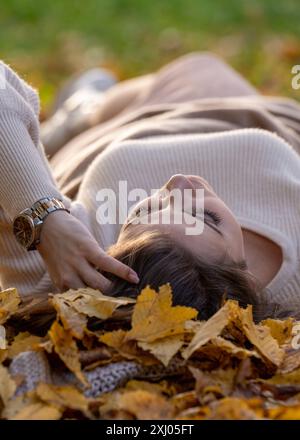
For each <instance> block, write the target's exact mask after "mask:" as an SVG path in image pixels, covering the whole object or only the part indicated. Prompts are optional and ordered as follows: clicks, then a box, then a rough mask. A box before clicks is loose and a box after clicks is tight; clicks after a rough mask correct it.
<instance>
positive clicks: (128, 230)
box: [118, 174, 245, 263]
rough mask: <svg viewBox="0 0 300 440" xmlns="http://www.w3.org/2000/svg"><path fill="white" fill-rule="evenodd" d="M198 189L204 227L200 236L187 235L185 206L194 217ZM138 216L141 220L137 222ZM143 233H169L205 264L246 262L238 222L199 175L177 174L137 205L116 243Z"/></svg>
mask: <svg viewBox="0 0 300 440" xmlns="http://www.w3.org/2000/svg"><path fill="white" fill-rule="evenodd" d="M197 189H198V190H200V189H202V190H203V191H202V192H201V194H203V195H204V213H203V210H202V211H201V212H202V217H201V218H202V219H203V221H204V227H203V228H202V232H201V233H198V234H197V235H188V234H187V233H186V231H187V227H189V226H190V223H187V222H186V221H185V219H186V218H188V217H186V214H187V213H186V206H190V207H191V209H190V212H189V213H188V215H190V216H192V217H195V216H196V215H197V212H198V211H197V208H196V207H197V202H199V200H197V197H199V191H196V190H197ZM174 190H175V192H176V191H177V192H178V191H179V192H180V193H181V194H182V203H181V207H180V208H179V209H181V210H182V214H183V215H182V219H183V221H182V222H181V223H180V224H178V222H176V221H175V220H174V219H175V210H176V211H177V212H178V204H175V203H174V198H173V197H172V196H171V194H172V193H174ZM185 190H189V191H185ZM197 193H198V194H197ZM186 198H189V200H187V199H186ZM183 200H184V201H183ZM175 205H176V206H175ZM154 214H155V218H156V219H157V221H156V223H158V224H153V223H152V224H151V218H153V217H151V215H152V216H153V215H154ZM141 217H143V220H144V221H143V222H142V223H139V220H140V219H141ZM163 218H169V219H170V222H169V224H165V222H164V221H163ZM145 220H146V222H147V224H145ZM202 225H203V223H202ZM146 230H159V231H162V232H166V233H168V234H170V235H171V236H172V237H173V239H175V240H176V241H177V242H178V243H179V244H181V245H183V246H185V247H187V248H188V249H189V250H190V251H192V252H193V253H195V254H197V255H199V256H202V257H204V258H205V259H206V261H212V262H215V263H216V262H219V263H220V262H227V261H228V262H229V261H230V260H233V261H235V262H237V263H238V262H241V261H244V260H245V255H244V244H243V235H242V230H241V227H240V225H239V223H238V222H237V220H236V219H235V217H234V215H233V213H232V212H231V211H230V209H229V208H228V207H227V206H226V205H225V203H224V202H223V201H222V200H221V199H220V198H219V197H218V196H217V194H216V193H215V192H214V190H213V189H212V187H211V186H210V185H209V184H208V182H207V181H206V180H205V179H203V178H202V177H199V176H192V175H182V174H176V175H174V176H172V177H171V178H170V179H169V181H168V182H167V183H166V184H165V185H164V186H163V187H162V188H161V189H160V190H158V191H157V192H156V193H155V194H154V195H152V196H151V197H148V198H146V199H145V200H142V201H141V202H139V203H138V204H137V205H136V206H135V208H134V210H133V211H132V212H131V214H130V215H129V217H128V218H127V220H126V222H125V224H124V225H123V226H122V229H121V232H120V236H119V240H118V241H122V240H123V239H126V237H132V236H136V235H139V234H140V233H142V232H144V231H146Z"/></svg>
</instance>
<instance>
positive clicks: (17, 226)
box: [13, 215, 34, 249]
mask: <svg viewBox="0 0 300 440" xmlns="http://www.w3.org/2000/svg"><path fill="white" fill-rule="evenodd" d="M13 230H14V235H15V237H16V239H17V240H18V242H19V243H20V244H21V245H22V246H23V247H25V248H26V249H27V248H28V247H29V246H30V245H31V244H32V242H33V240H34V223H33V220H32V219H31V218H30V217H28V216H27V215H19V216H18V217H17V218H16V219H15V221H14V224H13Z"/></svg>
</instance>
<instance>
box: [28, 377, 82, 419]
mask: <svg viewBox="0 0 300 440" xmlns="http://www.w3.org/2000/svg"><path fill="white" fill-rule="evenodd" d="M35 392H36V395H37V396H38V397H39V398H40V399H41V400H42V401H43V402H45V403H47V404H48V405H50V406H53V407H56V408H58V409H60V410H63V409H65V408H71V409H75V410H79V411H82V412H87V411H88V399H87V398H86V397H85V396H84V395H83V394H82V393H81V392H79V391H78V390H77V389H76V388H74V387H72V386H54V385H48V384H44V383H40V384H39V385H38V386H37V388H36V390H35Z"/></svg>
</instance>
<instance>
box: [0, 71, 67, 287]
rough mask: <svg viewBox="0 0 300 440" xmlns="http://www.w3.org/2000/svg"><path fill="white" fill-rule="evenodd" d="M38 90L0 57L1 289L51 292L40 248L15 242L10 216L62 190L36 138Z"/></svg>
mask: <svg viewBox="0 0 300 440" xmlns="http://www.w3.org/2000/svg"><path fill="white" fill-rule="evenodd" d="M38 116H39V98H38V95H37V93H36V92H35V91H34V90H33V89H32V88H31V87H30V86H29V85H28V84H26V83H25V82H24V81H23V80H22V79H21V78H19V77H18V75H17V74H16V73H15V72H13V71H12V70H11V69H10V68H9V67H8V66H6V65H5V64H4V63H1V62H0V289H1V288H2V289H5V288H8V287H16V288H17V289H18V290H19V293H20V294H21V295H22V296H26V295H29V294H30V295H34V294H35V293H36V292H38V293H41V292H45V293H47V292H52V291H54V286H53V284H52V281H51V279H50V277H49V274H48V272H47V270H46V267H45V264H44V261H43V259H42V257H41V255H40V254H39V252H38V251H33V252H27V251H26V250H24V249H23V248H22V247H21V246H20V245H19V243H17V241H16V239H15V237H14V235H13V231H12V220H13V218H14V217H15V215H16V214H18V213H19V212H20V211H21V210H23V209H25V208H27V207H30V206H31V205H32V204H33V203H34V202H35V201H37V200H39V199H41V198H42V197H46V196H50V197H57V198H59V199H61V200H62V201H63V202H64V204H65V206H66V207H67V208H69V209H71V207H72V206H71V205H72V203H71V200H70V199H69V198H67V197H65V196H63V195H62V194H61V192H60V191H59V189H58V187H57V185H56V182H55V180H54V178H53V177H52V174H51V170H50V167H49V164H48V161H47V158H46V156H45V153H44V149H43V147H42V145H41V143H40V137H39V119H38Z"/></svg>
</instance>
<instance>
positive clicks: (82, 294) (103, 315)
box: [59, 287, 135, 319]
mask: <svg viewBox="0 0 300 440" xmlns="http://www.w3.org/2000/svg"><path fill="white" fill-rule="evenodd" d="M59 298H63V299H64V300H66V301H68V302H69V304H71V305H72V307H73V308H74V309H76V310H77V312H79V313H83V314H84V315H87V316H89V317H95V318H99V319H108V318H110V317H111V316H112V314H113V313H114V311H115V310H116V309H117V308H118V307H120V306H124V305H127V304H133V303H135V300H134V299H132V298H123V297H111V296H106V295H103V293H101V292H100V291H99V290H94V289H91V288H89V287H85V288H82V289H79V290H72V289H70V290H68V291H67V292H65V293H63V294H61V295H59Z"/></svg>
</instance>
